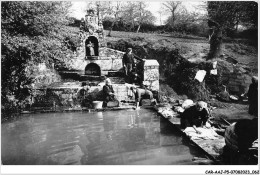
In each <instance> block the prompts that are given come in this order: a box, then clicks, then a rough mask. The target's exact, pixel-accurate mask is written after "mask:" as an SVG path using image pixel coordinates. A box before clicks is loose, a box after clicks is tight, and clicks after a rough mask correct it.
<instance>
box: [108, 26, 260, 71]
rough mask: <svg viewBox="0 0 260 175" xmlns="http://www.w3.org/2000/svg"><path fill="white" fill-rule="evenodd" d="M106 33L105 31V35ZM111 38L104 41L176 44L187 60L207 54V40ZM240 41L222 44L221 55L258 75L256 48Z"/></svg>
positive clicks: (149, 35) (115, 33)
mask: <svg viewBox="0 0 260 175" xmlns="http://www.w3.org/2000/svg"><path fill="white" fill-rule="evenodd" d="M107 33H108V31H105V34H106V35H107ZM111 35H112V36H111V37H106V40H107V41H108V42H109V41H117V40H120V39H128V38H136V37H141V38H144V39H145V40H151V41H163V42H164V43H168V44H171V45H172V44H176V45H177V46H178V48H180V54H181V55H182V56H184V57H185V58H187V59H205V57H206V55H207V54H208V52H209V48H210V45H209V42H208V38H203V37H197V36H191V35H185V36H183V35H178V34H156V33H133V32H121V31H120V32H119V31H112V33H111ZM240 41H241V40H230V39H229V40H228V42H227V41H226V42H224V44H223V49H224V51H223V53H224V54H225V55H226V56H227V57H231V58H233V59H235V60H237V61H238V64H239V65H242V66H243V67H245V68H247V69H248V70H251V72H252V73H253V74H254V75H257V74H258V52H257V47H253V46H250V45H246V44H244V42H240Z"/></svg>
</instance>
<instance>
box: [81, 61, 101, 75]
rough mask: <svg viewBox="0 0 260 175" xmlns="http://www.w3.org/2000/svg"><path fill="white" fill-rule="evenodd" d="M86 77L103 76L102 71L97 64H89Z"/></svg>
mask: <svg viewBox="0 0 260 175" xmlns="http://www.w3.org/2000/svg"><path fill="white" fill-rule="evenodd" d="M85 75H94V76H101V70H100V67H99V65H97V64H96V63H89V64H88V65H87V66H86V68H85Z"/></svg>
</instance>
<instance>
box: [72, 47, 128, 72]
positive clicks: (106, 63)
mask: <svg viewBox="0 0 260 175" xmlns="http://www.w3.org/2000/svg"><path fill="white" fill-rule="evenodd" d="M83 50H84V49H83V48H81V49H79V50H78V52H79V54H78V55H77V56H75V57H74V58H73V59H71V61H70V66H71V68H72V69H74V70H77V71H80V72H82V74H84V71H85V68H86V66H87V65H88V64H90V63H95V64H97V65H98V66H99V67H100V69H101V75H107V74H108V72H117V71H120V70H121V69H122V68H123V65H122V58H123V55H124V52H121V51H117V50H113V49H109V48H105V47H104V48H100V50H99V55H100V56H98V57H93V58H87V59H85V54H82V51H83Z"/></svg>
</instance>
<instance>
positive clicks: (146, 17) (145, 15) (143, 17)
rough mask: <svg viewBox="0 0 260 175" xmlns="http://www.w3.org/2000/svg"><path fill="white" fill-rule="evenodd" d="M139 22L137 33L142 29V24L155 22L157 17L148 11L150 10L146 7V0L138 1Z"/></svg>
mask: <svg viewBox="0 0 260 175" xmlns="http://www.w3.org/2000/svg"><path fill="white" fill-rule="evenodd" d="M137 6H138V8H137V10H138V11H137V12H136V13H137V19H136V21H137V23H138V28H137V30H136V33H138V32H139V30H140V27H141V25H142V24H149V23H154V21H155V17H154V16H153V14H152V13H151V12H150V11H148V10H145V8H146V7H147V5H146V3H145V2H142V1H139V2H137Z"/></svg>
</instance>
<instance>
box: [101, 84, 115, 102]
mask: <svg viewBox="0 0 260 175" xmlns="http://www.w3.org/2000/svg"><path fill="white" fill-rule="evenodd" d="M111 92H112V93H114V89H113V87H112V85H105V86H103V94H104V101H107V102H108V101H113V100H114V95H110V94H109V93H111Z"/></svg>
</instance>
